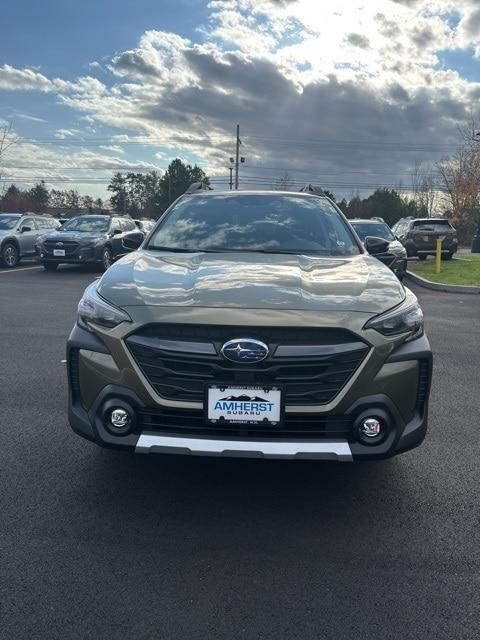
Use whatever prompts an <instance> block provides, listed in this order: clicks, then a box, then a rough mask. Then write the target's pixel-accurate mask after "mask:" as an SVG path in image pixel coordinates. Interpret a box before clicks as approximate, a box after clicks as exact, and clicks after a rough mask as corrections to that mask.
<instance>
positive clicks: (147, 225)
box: [134, 219, 155, 235]
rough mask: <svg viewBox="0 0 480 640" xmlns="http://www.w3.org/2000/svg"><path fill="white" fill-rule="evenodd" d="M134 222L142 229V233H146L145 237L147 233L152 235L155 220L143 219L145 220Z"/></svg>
mask: <svg viewBox="0 0 480 640" xmlns="http://www.w3.org/2000/svg"><path fill="white" fill-rule="evenodd" d="M134 222H135V224H136V225H137V227H138V228H139V229H140V231H143V233H145V235H146V234H147V233H150V231H151V230H152V229H153V227H154V226H155V221H154V220H148V219H143V220H134Z"/></svg>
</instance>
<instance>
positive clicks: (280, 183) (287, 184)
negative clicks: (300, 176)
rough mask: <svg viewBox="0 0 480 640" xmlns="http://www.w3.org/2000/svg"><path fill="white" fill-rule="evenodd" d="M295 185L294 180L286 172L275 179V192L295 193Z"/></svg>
mask: <svg viewBox="0 0 480 640" xmlns="http://www.w3.org/2000/svg"><path fill="white" fill-rule="evenodd" d="M294 184H295V180H294V178H293V177H292V176H291V175H290V174H289V173H287V172H285V173H284V174H283V176H281V177H280V178H276V179H275V182H274V183H273V188H274V189H275V191H293V186H294Z"/></svg>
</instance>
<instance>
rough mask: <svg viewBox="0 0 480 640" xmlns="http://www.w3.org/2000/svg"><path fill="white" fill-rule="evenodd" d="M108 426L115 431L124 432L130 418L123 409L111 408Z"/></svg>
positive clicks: (126, 429) (128, 425)
mask: <svg viewBox="0 0 480 640" xmlns="http://www.w3.org/2000/svg"><path fill="white" fill-rule="evenodd" d="M109 422H110V424H109V427H110V429H111V430H112V431H115V432H116V433H125V432H126V431H128V430H129V428H130V423H131V418H130V415H129V413H128V411H125V409H119V408H117V409H112V411H111V412H110V418H109Z"/></svg>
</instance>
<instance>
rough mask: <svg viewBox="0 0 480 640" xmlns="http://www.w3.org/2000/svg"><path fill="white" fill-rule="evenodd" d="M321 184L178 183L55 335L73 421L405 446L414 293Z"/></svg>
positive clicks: (113, 438)
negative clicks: (192, 187) (145, 234)
mask: <svg viewBox="0 0 480 640" xmlns="http://www.w3.org/2000/svg"><path fill="white" fill-rule="evenodd" d="M387 248H388V242H387V241H385V240H382V239H380V238H372V237H368V238H367V239H366V240H365V246H364V245H362V243H361V242H360V240H359V239H358V237H357V236H356V235H355V233H354V232H353V229H352V227H351V226H350V224H349V223H348V221H347V220H346V219H345V217H344V216H343V214H342V213H341V212H340V211H339V210H338V209H336V208H335V207H334V205H333V204H332V203H331V202H330V201H329V200H328V199H327V198H325V197H321V196H317V195H311V194H309V193H296V194H293V193H288V192H261V191H252V192H241V191H236V192H231V191H226V192H220V193H215V192H212V191H209V192H202V193H198V194H195V193H193V194H189V195H184V196H182V197H180V198H179V199H178V200H177V201H176V202H175V203H174V204H173V205H172V206H171V207H170V208H169V209H168V210H167V212H166V214H165V215H164V216H163V217H162V218H161V220H160V221H159V223H158V224H157V226H156V228H155V229H154V231H153V232H152V234H151V235H150V236H149V238H148V240H146V241H145V242H144V243H143V245H142V246H141V248H140V249H139V250H138V251H136V252H134V253H132V254H130V255H128V256H125V257H124V258H122V259H120V260H119V261H118V262H116V263H115V264H114V265H113V266H112V267H111V268H110V269H108V271H107V272H106V273H105V274H104V275H103V276H102V278H101V279H100V280H97V281H96V282H94V283H92V284H91V285H90V286H89V287H88V288H87V289H86V291H85V293H84V294H83V297H82V299H81V301H80V303H79V306H78V319H77V324H76V326H75V327H74V329H73V331H72V333H71V335H70V338H69V340H68V346H67V352H68V355H67V359H68V360H67V362H68V366H67V370H68V379H69V420H70V424H71V426H72V428H73V430H74V431H75V432H76V433H78V434H79V435H81V436H83V437H84V438H87V439H89V440H92V441H94V442H96V443H97V444H99V445H102V446H105V447H112V448H118V449H130V450H132V451H137V452H139V453H149V452H163V453H179V454H195V455H213V456H251V457H264V458H277V457H278V458H295V459H304V458H315V459H328V460H357V459H370V458H386V457H389V456H393V455H395V454H397V453H400V452H402V451H406V450H408V449H412V448H413V447H416V446H418V445H419V444H420V443H421V442H422V440H423V438H424V436H425V432H426V429H427V413H428V411H427V405H428V396H429V389H430V377H431V362H432V355H431V351H430V346H429V343H428V340H427V338H426V336H425V335H424V328H423V315H422V311H421V309H420V307H419V304H418V301H417V299H416V297H415V295H414V294H413V293H412V292H411V291H409V290H408V289H407V288H404V287H403V286H402V284H401V283H400V282H399V281H398V279H397V278H396V277H395V275H394V274H393V273H392V272H391V271H390V269H388V267H386V266H385V265H384V264H382V263H381V262H379V261H378V260H377V259H376V258H375V257H374V256H373V255H369V254H368V252H370V253H371V254H374V255H377V254H381V253H384V252H385V251H386V249H387Z"/></svg>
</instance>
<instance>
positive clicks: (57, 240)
mask: <svg viewBox="0 0 480 640" xmlns="http://www.w3.org/2000/svg"><path fill="white" fill-rule="evenodd" d="M143 238H144V234H143V233H142V232H141V231H140V230H139V229H138V228H137V226H136V225H135V223H134V222H133V220H131V219H130V218H122V217H117V216H113V217H112V216H107V215H91V214H89V215H83V216H77V217H75V218H72V219H71V220H69V221H68V222H65V223H64V224H63V225H62V226H61V227H59V228H58V229H57V230H56V231H54V232H53V233H50V234H48V235H46V236H43V237H42V238H39V240H38V241H37V243H36V247H35V248H36V254H37V257H38V259H39V260H40V262H41V263H42V264H43V266H44V267H45V269H47V270H48V271H54V270H55V269H56V268H57V267H58V265H59V264H89V263H98V264H99V265H101V267H102V268H103V269H104V270H105V269H108V267H109V266H110V265H111V264H112V262H113V261H114V260H116V259H117V258H119V257H120V256H123V255H125V254H126V253H128V252H129V251H131V250H132V247H135V246H138V244H139V243H141V242H142V241H143Z"/></svg>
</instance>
